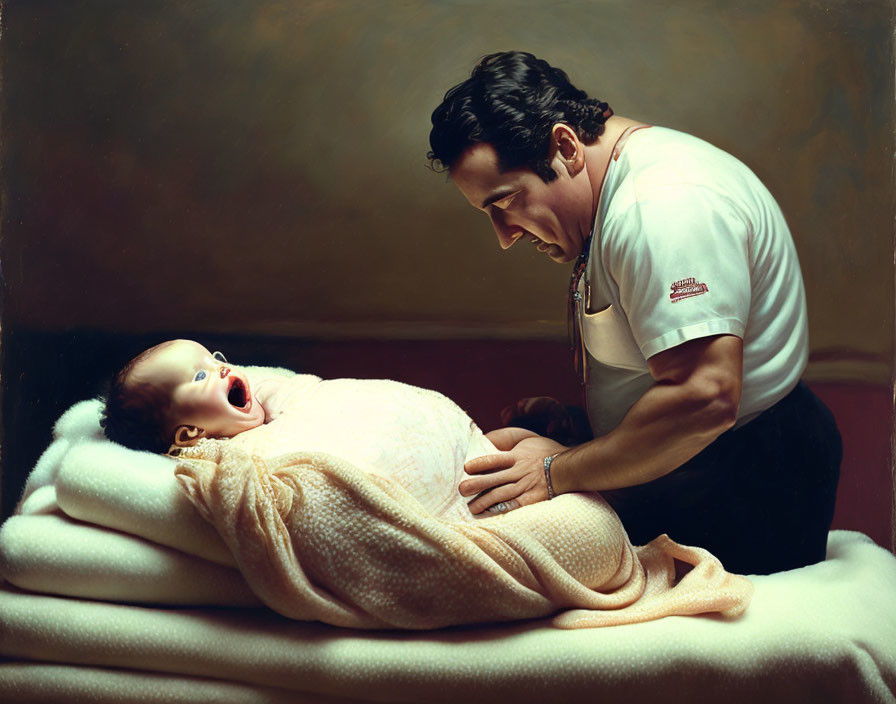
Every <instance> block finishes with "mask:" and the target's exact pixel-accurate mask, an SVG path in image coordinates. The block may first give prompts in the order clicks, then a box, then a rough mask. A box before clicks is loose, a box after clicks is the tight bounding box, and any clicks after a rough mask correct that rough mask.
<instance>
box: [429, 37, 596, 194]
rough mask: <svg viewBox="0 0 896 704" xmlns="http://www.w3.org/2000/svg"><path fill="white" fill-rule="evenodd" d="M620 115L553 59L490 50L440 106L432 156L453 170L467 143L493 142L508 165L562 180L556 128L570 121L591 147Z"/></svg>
mask: <svg viewBox="0 0 896 704" xmlns="http://www.w3.org/2000/svg"><path fill="white" fill-rule="evenodd" d="M612 114H613V111H612V110H611V109H610V106H609V105H607V104H606V103H603V102H601V101H599V100H595V99H594V98H589V97H588V94H587V93H585V91H582V90H579V89H578V88H576V87H575V86H574V85H573V84H572V83H570V82H569V78H567V76H566V74H565V73H564V72H563V71H561V70H560V69H559V68H554V67H553V66H551V65H550V64H549V63H548V62H547V61H544V60H542V59H537V58H535V57H534V56H533V55H532V54H528V53H526V52H524V51H504V52H499V53H497V54H490V55H488V56H486V57H485V58H484V59H482V61H480V62H479V63H478V64H477V65H476V67H475V68H474V69H473V73H472V74H471V75H470V77H469V78H468V79H467V80H466V81H464V82H463V83H459V84H458V85H456V86H454V88H452V89H451V90H449V91H448V92H447V93H445V98H444V100H442V104H441V105H439V107H437V108H436V109H435V110H434V111H433V113H432V130H431V131H430V133H429V145H430V147H431V151H430V152H429V153H428V154H427V158H429V160H430V162H431V163H432V166H433V168H436V169H437V170H438V169H448V170H449V171H450V170H451V168H452V167H453V166H454V165H455V164H456V163H457V161H458V159H459V158H460V156H461V154H463V153H464V151H465V150H466V149H467V148H469V147H471V146H472V145H473V144H476V143H477V142H487V143H489V144H491V145H492V146H493V147H494V148H495V151H496V152H497V153H498V164H499V167H500V168H501V169H502V170H505V171H506V170H509V169H515V168H520V167H528V168H530V169H532V171H534V172H535V173H536V174H538V175H539V176H540V177H541V180H542V181H544V182H545V183H550V182H551V181H553V180H554V179H555V178H557V174H556V173H555V172H554V170H553V169H552V168H551V158H550V157H551V154H550V146H551V129H552V128H553V126H554V125H555V124H557V123H558V122H562V123H564V124H567V125H569V126H570V127H572V128H573V129H574V130H575V131H576V134H577V135H578V136H579V139H581V140H582V142H584V143H585V144H591V143H593V142H594V141H595V140H596V139H597V138H598V137H599V136H600V135H601V133H603V131H604V123H605V122H606V121H607V119H609V117H610V116H611V115H612Z"/></svg>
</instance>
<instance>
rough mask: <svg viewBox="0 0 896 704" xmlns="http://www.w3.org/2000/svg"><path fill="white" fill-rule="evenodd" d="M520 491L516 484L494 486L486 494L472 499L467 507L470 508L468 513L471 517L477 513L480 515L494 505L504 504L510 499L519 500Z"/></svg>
mask: <svg viewBox="0 0 896 704" xmlns="http://www.w3.org/2000/svg"><path fill="white" fill-rule="evenodd" d="M519 495H520V490H519V487H517V486H516V484H502V485H501V486H496V487H495V488H494V489H492V490H491V491H487V492H486V493H484V494H482V495H480V496H477V497H476V498H475V499H473V500H472V501H471V502H470V503H468V504H467V506H468V507H469V508H470V512H471V513H472V514H473V515H476V514H477V513H482V512H483V511H485V510H486V509H488V508H490V507H491V506H494V505H495V504H500V503H504V502H508V501H511V500H512V499H517V498H519Z"/></svg>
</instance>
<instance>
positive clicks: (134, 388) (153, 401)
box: [100, 343, 171, 452]
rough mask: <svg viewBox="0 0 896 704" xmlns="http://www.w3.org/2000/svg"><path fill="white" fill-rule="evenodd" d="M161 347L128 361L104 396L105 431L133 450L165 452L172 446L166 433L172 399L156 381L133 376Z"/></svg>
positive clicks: (158, 346) (114, 377)
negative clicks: (138, 380) (140, 379)
mask: <svg viewBox="0 0 896 704" xmlns="http://www.w3.org/2000/svg"><path fill="white" fill-rule="evenodd" d="M163 344H164V343H163ZM161 347H162V345H157V346H155V347H152V348H150V349H148V350H146V351H145V352H142V353H141V354H139V355H137V356H136V357H134V358H133V359H132V360H131V361H130V362H128V363H127V364H125V365H124V367H122V369H121V370H120V371H119V372H118V373H117V374H115V376H113V377H112V380H111V382H110V384H109V390H108V391H107V392H106V393H105V394H104V396H103V397H102V400H103V402H104V406H103V415H102V418H101V419H100V425H101V426H102V428H103V432H104V433H105V435H106V437H107V438H109V440H111V441H112V442H117V443H118V444H119V445H124V446H125V447H129V448H131V449H132V450H148V451H149V452H165V451H166V450H168V448H169V447H170V446H171V438H169V437H168V436H167V435H166V433H165V425H166V420H167V413H168V409H169V407H170V403H171V399H170V398H168V396H167V395H166V394H165V393H164V392H163V391H162V390H161V389H159V388H157V387H156V386H153V385H152V384H147V383H142V382H137V381H134V380H133V379H129V377H130V375H131V372H132V371H133V370H134V367H136V366H137V365H138V364H140V363H141V362H143V361H145V360H146V359H148V358H149V356H150V355H151V354H153V353H154V352H156V351H158V350H159V349H160V348H161Z"/></svg>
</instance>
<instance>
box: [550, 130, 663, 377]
mask: <svg viewBox="0 0 896 704" xmlns="http://www.w3.org/2000/svg"><path fill="white" fill-rule="evenodd" d="M646 127H650V125H631V126H630V127H628V128H627V129H626V130H625V131H624V132H623V133H622V134H620V135H619V137H617V138H616V141H615V142H614V143H613V148H612V149H611V150H610V154H609V156H608V157H607V166H606V168H605V169H604V173H603V176H601V179H600V191H599V195H598V198H597V210H596V212H595V214H594V224H593V225H592V226H591V233H590V234H589V235H588V237H587V238H586V239H585V242H584V243H583V244H582V253H581V254H580V255H579V256H578V257H577V258H576V263H575V265H574V266H573V268H572V274H570V277H569V292H568V295H567V307H566V330H567V334H568V337H569V346H570V348H571V349H572V353H573V365H574V366H575V371H576V376H579V375H580V374H581V382H582V388H583V389H584V388H585V386H586V383H587V381H588V375H587V373H588V370H587V366H586V364H585V360H586V354H585V339H584V337H583V336H582V331H581V320H580V318H581V312H582V300H583V296H582V292H581V291H579V283H581V281H582V276H583V275H584V274H585V269H586V268H587V266H588V259H589V258H590V256H591V242H592V240H593V239H594V233H595V232H596V231H597V228H598V218H599V216H600V206H601V203H603V197H604V181H606V179H607V172H608V171H609V170H610V162H612V161H617V160H618V159H619V155H620V154H621V153H622V148H623V147H624V146H625V143H626V141H627V140H628V138H629V137H630V136H631V135H632V133H633V132H635V131H637V130H640V129H644V128H646Z"/></svg>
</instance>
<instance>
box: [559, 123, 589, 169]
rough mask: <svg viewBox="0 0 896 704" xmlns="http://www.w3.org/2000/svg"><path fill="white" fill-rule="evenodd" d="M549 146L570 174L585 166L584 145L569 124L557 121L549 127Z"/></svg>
mask: <svg viewBox="0 0 896 704" xmlns="http://www.w3.org/2000/svg"><path fill="white" fill-rule="evenodd" d="M551 146H552V147H553V148H554V149H555V150H556V152H555V154H556V156H557V158H559V159H560V161H562V162H563V165H564V166H565V167H566V170H567V172H568V173H569V175H570V176H575V175H576V174H578V173H579V172H580V171H581V170H582V169H583V168H585V145H584V144H582V140H580V139H579V135H577V134H576V131H575V130H574V129H573V128H572V127H570V126H569V125H567V124H564V123H563V122H558V123H557V124H555V125H554V126H553V128H551Z"/></svg>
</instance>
